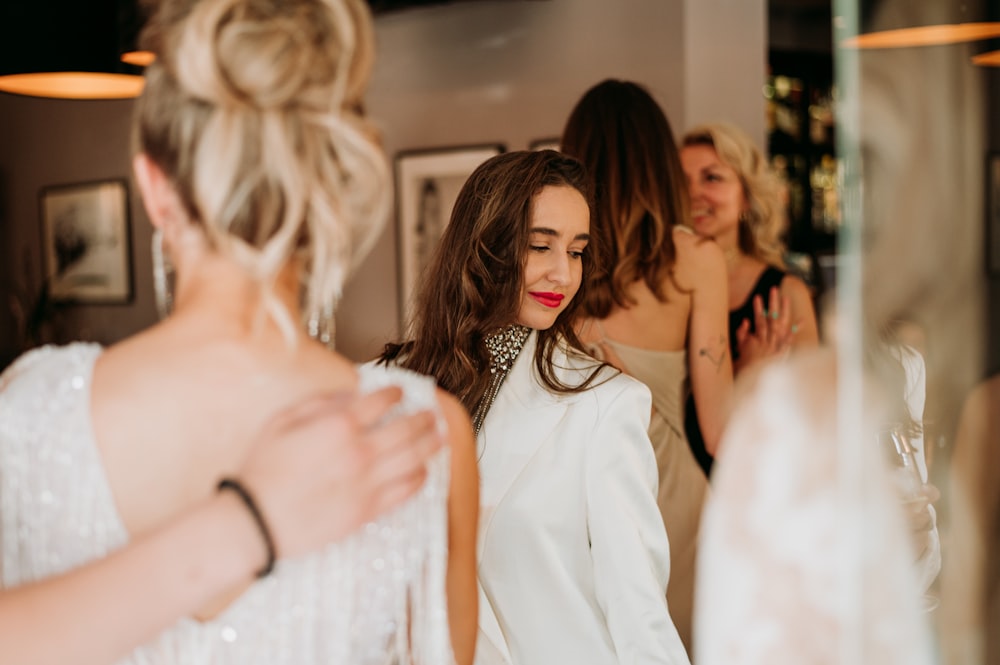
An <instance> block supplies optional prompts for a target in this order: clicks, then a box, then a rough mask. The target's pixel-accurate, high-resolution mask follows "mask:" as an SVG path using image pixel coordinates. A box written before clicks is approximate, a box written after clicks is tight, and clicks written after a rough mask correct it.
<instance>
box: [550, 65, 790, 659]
mask: <svg viewBox="0 0 1000 665" xmlns="http://www.w3.org/2000/svg"><path fill="white" fill-rule="evenodd" d="M562 150H563V151H564V152H565V153H567V154H569V155H572V156H574V157H576V158H578V159H580V160H581V161H582V162H583V163H584V164H585V165H586V167H587V169H588V172H589V175H590V177H591V179H592V181H593V182H594V189H595V203H594V224H593V229H592V234H593V235H594V237H595V238H596V240H597V245H598V248H599V251H601V252H602V253H603V256H602V257H601V258H602V264H603V266H604V269H603V270H601V271H595V273H593V274H592V275H591V276H590V278H589V279H588V282H587V291H586V295H585V296H584V297H583V302H582V303H581V315H582V316H581V320H580V322H579V324H578V326H577V329H578V332H579V335H580V338H581V339H582V340H583V341H584V342H585V343H586V344H587V345H588V346H589V348H590V349H592V350H593V352H594V353H596V354H597V355H598V356H599V357H601V358H603V359H605V360H606V361H608V362H610V363H611V364H613V365H615V366H616V367H618V368H619V369H621V370H622V371H624V372H627V373H628V374H630V375H632V376H635V377H636V378H637V379H639V380H640V381H642V382H643V383H645V384H646V385H647V386H649V388H650V390H651V391H652V393H653V415H652V421H651V424H650V428H649V436H650V440H651V441H652V443H653V448H654V451H655V453H656V460H657V466H658V468H659V495H658V500H657V503H658V504H659V507H660V512H661V514H662V517H663V523H664V526H665V527H666V530H667V535H668V537H669V540H670V561H671V574H670V584H669V586H668V587H667V601H668V606H669V607H670V614H671V616H672V617H673V618H674V622H675V624H676V625H677V628H678V632H679V633H680V635H681V638H682V640H683V641H684V644H685V646H686V647H687V648H688V650H689V652H690V649H691V614H692V603H693V593H694V586H693V585H694V562H695V553H696V549H697V540H698V523H699V520H700V514H701V508H702V504H703V502H704V497H705V493H706V491H707V486H708V482H707V479H706V477H705V474H704V473H703V472H702V470H701V468H700V467H699V465H698V463H697V461H696V460H695V458H694V457H693V455H692V453H691V450H690V448H689V446H688V443H687V440H686V438H685V435H684V420H683V415H684V402H685V399H686V397H687V392H688V389H689V386H690V390H691V391H692V393H693V394H694V397H695V399H696V400H697V403H698V421H699V423H700V424H701V427H702V429H703V431H704V432H705V433H706V442H707V443H708V447H709V451H710V452H711V453H712V454H714V453H715V452H716V445H717V443H718V441H719V438H720V437H721V435H722V430H723V427H724V425H725V422H726V417H727V410H728V408H729V399H730V393H731V391H732V385H733V365H732V360H731V358H730V355H729V333H728V330H727V325H726V298H727V291H726V268H725V261H724V258H723V254H722V251H721V250H720V249H719V247H718V246H717V245H716V244H715V243H713V242H711V241H707V240H704V239H702V238H699V237H698V236H697V235H695V234H694V233H692V232H691V230H690V229H689V228H687V227H686V226H684V224H685V223H686V221H687V219H688V199H687V191H686V187H685V183H684V174H683V171H682V170H681V164H680V160H679V157H678V152H677V146H676V144H675V143H674V138H673V133H672V132H671V129H670V123H669V122H668V120H667V118H666V115H665V114H664V113H663V111H662V109H660V107H659V105H658V104H657V103H656V101H655V100H654V99H653V98H652V97H651V96H650V94H649V93H648V92H647V91H646V90H645V89H644V88H642V87H641V86H639V85H637V84H636V83H633V82H630V81H616V80H607V81H604V82H602V83H599V84H597V85H596V86H594V87H593V88H591V89H590V90H589V91H587V93H586V94H584V96H583V97H582V98H581V99H580V101H579V102H577V104H576V106H575V107H574V109H573V111H572V113H571V114H570V116H569V119H568V121H567V122H566V127H565V129H564V130H563V136H562ZM758 305H759V303H758ZM772 309H779V307H778V303H777V302H773V303H772ZM758 314H760V315H761V321H760V328H759V330H760V331H761V334H760V337H757V338H749V337H747V338H745V339H744V343H745V345H746V348H747V353H746V357H745V358H744V362H749V361H751V360H752V359H753V358H755V357H757V356H759V355H761V354H765V353H770V352H773V350H774V349H776V348H778V347H780V346H781V344H782V343H783V337H782V335H781V334H780V331H779V330H777V329H776V330H775V331H774V332H772V331H771V326H770V325H768V323H767V322H766V321H764V320H763V316H762V310H761V308H760V307H758ZM775 324H776V325H775V327H776V328H777V327H778V326H780V325H787V321H786V320H785V319H781V320H778V321H775Z"/></svg>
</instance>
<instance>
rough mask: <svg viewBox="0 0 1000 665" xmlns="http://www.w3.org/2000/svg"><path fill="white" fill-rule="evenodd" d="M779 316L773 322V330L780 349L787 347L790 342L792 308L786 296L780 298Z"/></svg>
mask: <svg viewBox="0 0 1000 665" xmlns="http://www.w3.org/2000/svg"><path fill="white" fill-rule="evenodd" d="M780 307H781V314H780V316H779V317H778V320H777V321H774V326H773V330H774V331H775V333H776V335H777V337H778V344H779V346H781V347H782V348H784V347H787V346H788V345H790V344H791V342H792V332H791V330H792V307H791V302H790V301H789V299H788V296H784V295H783V296H781V305H780Z"/></svg>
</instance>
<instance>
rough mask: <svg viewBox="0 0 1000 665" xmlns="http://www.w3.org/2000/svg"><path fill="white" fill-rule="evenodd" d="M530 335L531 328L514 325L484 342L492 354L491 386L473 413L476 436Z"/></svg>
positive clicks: (492, 335) (493, 334) (495, 333)
mask: <svg viewBox="0 0 1000 665" xmlns="http://www.w3.org/2000/svg"><path fill="white" fill-rule="evenodd" d="M529 334H531V329H530V328H526V327H524V326H522V325H518V324H516V323H513V324H511V325H509V326H507V327H505V328H501V329H500V330H498V331H496V332H493V333H490V334H489V335H487V336H486V339H485V340H484V341H485V343H486V349H487V351H489V352H490V384H489V386H487V388H486V392H485V393H484V394H483V396H482V398H481V399H480V400H479V403H478V404H477V405H476V409H475V411H473V412H472V429H473V431H475V433H476V436H479V430H480V429H482V427H483V421H484V420H486V414H487V413H489V411H490V407H491V406H493V401H494V400H496V398H497V393H499V392H500V386H501V385H503V382H504V379H506V378H507V375H508V374H510V370H511V368H512V367H513V366H514V361H515V360H517V356H518V354H519V353H521V349H522V348H524V343H525V342H526V341H527V340H528V335H529Z"/></svg>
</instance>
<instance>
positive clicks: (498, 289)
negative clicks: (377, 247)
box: [379, 150, 602, 411]
mask: <svg viewBox="0 0 1000 665" xmlns="http://www.w3.org/2000/svg"><path fill="white" fill-rule="evenodd" d="M550 186H556V187H572V188H574V189H576V190H577V191H578V192H580V193H581V194H582V195H583V197H584V198H585V199H586V200H587V202H588V205H589V204H590V201H591V198H590V193H589V184H588V180H587V177H586V175H585V171H584V168H583V165H582V164H580V162H578V161H577V160H575V159H573V158H571V157H567V156H565V155H562V154H560V153H558V152H556V151H554V150H541V151H522V152H510V153H505V154H502V155H498V156H496V157H493V158H492V159H489V160H487V161H486V162H485V163H483V164H482V165H481V166H480V167H479V168H477V169H476V170H475V171H474V172H473V173H472V175H471V176H469V179H468V180H467V181H466V183H465V185H464V186H463V187H462V190H461V192H459V195H458V200H457V201H456V202H455V207H454V209H453V210H452V214H451V221H450V222H449V223H448V226H447V228H446V229H445V231H444V235H443V236H442V238H441V242H440V244H439V245H438V248H437V250H436V252H435V254H434V257H433V258H432V259H431V263H430V265H429V266H428V267H427V270H426V271H425V272H424V276H423V278H422V280H421V283H420V285H419V287H418V290H417V297H416V301H415V305H416V306H415V310H414V313H413V320H412V323H411V324H410V326H409V330H408V335H407V337H408V341H405V342H402V343H393V344H387V345H386V347H385V351H384V352H383V353H382V356H381V357H380V359H379V362H393V363H395V364H398V365H399V366H401V367H406V368H408V369H411V370H414V371H416V372H420V373H422V374H427V375H430V376H433V377H435V378H436V379H437V382H438V385H440V386H441V387H442V388H444V389H445V390H447V391H449V392H451V393H452V394H454V395H456V396H457V397H458V398H459V399H460V400H461V402H462V404H464V405H465V407H466V408H467V409H469V411H472V410H473V409H475V407H476V405H477V404H478V403H479V401H480V400H481V399H482V397H483V395H484V394H485V393H486V389H487V387H488V386H489V382H490V373H489V371H487V368H488V367H489V363H490V357H489V352H488V351H487V349H486V344H485V338H486V336H487V335H488V334H489V333H492V332H495V331H497V330H499V329H501V328H503V327H505V326H507V325H510V324H512V323H515V322H516V321H517V315H518V312H519V310H520V306H521V298H522V291H523V286H524V267H525V263H526V262H527V256H528V246H529V239H530V228H531V212H532V203H533V202H534V199H535V196H536V195H537V194H538V193H539V192H540V191H541V190H542V189H543V188H545V187H550ZM592 246H593V245H589V246H588V247H587V249H586V250H585V251H584V253H583V257H582V261H583V279H582V282H581V284H580V290H579V291H578V292H577V295H576V297H574V298H573V299H572V300H571V301H570V303H569V305H568V306H567V307H566V309H565V310H563V311H562V313H560V315H559V316H558V318H556V321H555V324H553V326H552V327H551V328H549V329H547V330H539V331H538V345H537V347H536V349H535V359H534V362H535V367H536V368H537V371H538V375H539V376H540V377H541V379H542V381H543V383H544V384H545V385H546V387H547V388H549V389H550V390H552V391H554V392H562V393H566V392H579V391H581V390H584V389H586V388H588V387H589V386H591V385H592V384H593V383H594V380H595V378H596V376H597V373H598V371H599V370H600V368H601V366H602V365H601V364H599V363H597V361H595V369H594V371H593V372H592V373H591V374H590V375H589V376H587V378H586V379H585V380H584V381H583V382H581V383H580V384H579V385H572V386H571V385H567V384H565V383H563V382H562V381H560V380H559V378H558V377H557V376H556V373H555V367H554V366H553V364H552V354H553V351H554V350H555V347H556V345H557V344H558V343H559V342H560V340H565V341H566V342H567V343H568V345H569V346H570V347H571V348H575V349H577V350H580V351H583V345H582V344H581V343H580V340H579V339H578V338H577V336H576V333H575V332H574V331H573V326H572V321H573V319H574V317H575V315H576V312H577V310H578V308H579V307H580V306H581V303H582V302H583V300H585V296H586V287H587V284H588V281H589V280H588V277H589V276H590V275H591V274H592V273H593V272H594V258H593V254H592V253H591V247H592Z"/></svg>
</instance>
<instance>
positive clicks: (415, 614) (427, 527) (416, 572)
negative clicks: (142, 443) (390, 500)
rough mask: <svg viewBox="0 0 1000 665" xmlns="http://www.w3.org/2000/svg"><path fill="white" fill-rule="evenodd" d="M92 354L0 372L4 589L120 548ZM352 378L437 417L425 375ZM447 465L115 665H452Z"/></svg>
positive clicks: (368, 371)
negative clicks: (396, 504)
mask: <svg viewBox="0 0 1000 665" xmlns="http://www.w3.org/2000/svg"><path fill="white" fill-rule="evenodd" d="M100 353H101V348H100V347H99V346H96V345H92V344H74V345H70V346H67V347H61V348H57V347H46V348H43V349H39V350H36V351H33V352H31V353H29V354H26V355H25V356H23V357H22V358H21V359H19V360H18V361H17V362H15V363H14V365H12V366H11V367H10V368H8V370H7V371H6V372H4V374H3V375H2V376H0V587H2V588H12V587H16V586H18V585H21V584H25V583H28V582H32V581H35V580H40V579H44V578H47V577H51V576H53V575H55V574H57V573H59V572H62V571H65V570H68V569H71V568H74V567H76V566H79V565H82V564H84V563H87V562H89V561H92V560H94V559H97V558H100V557H102V556H104V555H106V554H108V553H110V552H112V551H114V550H116V549H118V548H120V547H122V546H124V545H125V544H126V543H127V542H128V534H127V532H126V530H125V528H124V526H123V524H122V522H121V519H120V517H119V515H118V514H117V511H116V509H115V505H114V502H113V500H112V495H111V489H110V487H109V486H108V482H107V478H106V477H105V475H104V469H103V466H102V462H101V459H100V454H99V451H98V449H97V446H96V444H95V442H94V441H93V436H92V428H91V423H90V413H89V405H90V379H91V374H92V370H93V366H94V362H95V361H96V359H97V357H98V356H99V355H100ZM359 372H360V386H361V390H362V391H364V392H369V391H372V390H375V389H377V388H379V387H382V386H385V385H390V384H393V385H399V386H401V387H402V388H403V391H404V400H403V402H402V403H401V405H400V406H399V407H397V408H398V409H399V410H400V411H401V412H412V411H415V410H419V409H425V408H431V409H436V408H437V406H436V404H437V403H436V398H435V393H434V385H433V382H432V381H430V380H429V379H427V378H425V377H421V376H418V375H416V374H413V373H410V372H407V371H405V370H400V369H395V368H390V369H387V368H384V367H374V366H365V367H361V368H359ZM439 423H441V425H440V426H441V427H443V426H444V424H443V423H444V421H443V418H441V417H440V416H439ZM449 469H450V462H449V455H448V452H447V451H444V452H442V453H441V454H439V455H437V456H436V457H435V458H434V459H433V460H432V461H431V462H430V464H429V466H428V480H427V482H426V484H425V485H424V487H423V489H422V490H421V491H420V492H419V493H418V494H417V495H416V496H415V497H414V498H413V499H411V500H410V501H408V502H407V503H405V504H404V505H403V506H401V507H400V508H398V509H396V510H395V511H393V512H392V513H390V514H388V515H386V516H384V517H382V518H380V519H379V520H377V521H374V522H372V523H370V524H367V525H366V526H365V527H363V528H362V529H361V530H359V532H358V533H356V534H355V535H354V536H352V537H350V538H348V539H346V540H344V541H343V542H340V543H337V544H334V545H331V546H329V547H327V548H326V549H324V550H323V551H321V552H319V553H316V554H313V555H310V556H306V557H301V558H297V559H292V560H285V561H281V562H279V563H278V565H277V567H276V568H275V571H274V573H273V574H272V575H271V576H269V577H267V578H265V579H262V580H259V581H258V582H256V583H255V584H253V585H252V586H251V587H250V588H249V589H248V590H247V591H246V592H245V593H244V595H242V596H241V597H240V598H238V599H237V600H236V601H235V602H234V603H233V604H232V605H230V606H229V608H227V609H226V610H225V611H224V612H223V613H222V614H221V615H219V616H218V617H216V618H215V619H213V620H211V621H207V622H198V621H195V620H193V619H188V618H185V619H181V620H180V621H178V622H177V623H176V624H175V625H174V626H172V627H171V628H169V629H167V630H166V631H164V632H163V633H161V634H160V635H159V636H158V637H157V638H155V639H154V640H153V641H151V642H150V643H148V644H146V645H144V646H142V647H140V648H139V649H136V650H135V651H134V652H133V653H132V654H130V655H129V656H128V657H126V658H125V659H123V660H122V661H120V663H119V665H145V664H147V663H157V664H161V665H175V664H176V665H180V664H182V663H183V664H185V665H188V664H190V665H208V664H212V665H229V664H232V665H236V664H239V665H252V664H256V663H260V664H261V665H263V664H265V663H266V664H267V665H292V664H294V665H310V664H314V663H315V664H319V663H338V664H339V663H344V664H352V665H353V664H355V663H356V664H359V665H368V664H372V665H376V664H377V665H383V664H385V665H388V664H389V663H400V664H407V663H411V662H420V663H426V664H428V665H437V664H440V665H451V664H452V663H453V662H454V658H453V656H452V654H451V646H450V638H449V634H448V617H447V611H446V604H445V572H446V563H447V554H448V553H447V492H448V476H449ZM151 602H152V599H151Z"/></svg>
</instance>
